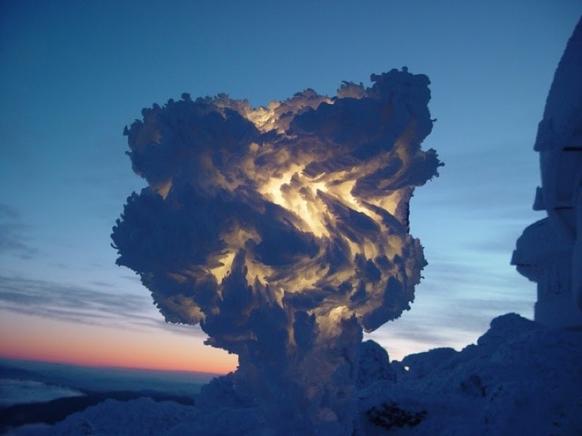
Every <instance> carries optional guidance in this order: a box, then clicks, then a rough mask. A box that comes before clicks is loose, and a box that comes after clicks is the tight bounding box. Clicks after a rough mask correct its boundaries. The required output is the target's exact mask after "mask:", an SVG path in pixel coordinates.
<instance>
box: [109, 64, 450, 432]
mask: <svg viewBox="0 0 582 436" xmlns="http://www.w3.org/2000/svg"><path fill="white" fill-rule="evenodd" d="M371 80H372V85H371V86H370V87H365V86H363V85H362V84H359V85H358V84H354V83H347V82H344V83H343V84H342V86H341V87H340V89H339V90H338V93H337V96H335V97H326V96H321V95H318V94H317V93H316V92H314V91H313V90H306V91H303V92H301V93H298V94H295V95H294V96H293V97H292V98H290V99H288V100H285V101H283V102H271V103H269V105H268V106H266V107H259V108H254V107H252V106H250V105H249V103H248V102H246V101H244V100H233V99H230V98H229V97H227V96H225V95H219V96H217V97H214V98H198V99H196V100H192V99H191V98H190V96H189V95H187V94H184V95H183V96H182V99H181V100H180V101H173V100H170V101H168V103H167V104H166V105H164V106H163V107H161V106H158V105H154V106H153V107H152V108H149V109H144V110H143V111H142V115H143V119H142V120H137V121H135V122H134V123H133V124H132V125H131V127H130V128H126V131H125V133H126V135H127V136H128V142H129V147H130V151H129V153H128V154H129V156H130V158H131V162H132V165H133V169H134V171H135V172H136V173H137V174H139V175H140V176H142V177H143V178H144V179H145V180H146V181H147V182H148V187H147V188H145V189H144V190H142V192H141V193H140V194H135V193H134V194H132V195H131V196H130V197H129V198H128V201H127V204H126V205H125V209H124V212H123V215H122V217H121V219H120V220H118V221H117V224H116V226H115V227H114V229H113V234H112V239H113V241H114V246H115V248H117V250H118V251H119V258H118V260H117V263H118V264H119V265H124V266H127V267H129V268H131V269H133V270H134V271H136V272H137V273H138V274H139V275H140V277H141V281H142V283H143V284H144V285H145V286H146V287H147V288H148V289H149V290H150V291H151V292H152V295H153V298H154V301H155V303H156V305H157V306H158V308H159V309H160V311H161V312H162V314H163V315H164V316H165V318H166V320H167V321H169V322H175V323H186V324H200V326H201V327H202V329H203V330H204V331H205V332H206V333H207V334H208V336H209V339H208V340H207V343H208V344H210V345H212V346H215V347H219V348H223V349H225V350H227V351H229V352H231V353H236V354H237V355H238V356H239V367H238V370H237V371H236V373H235V374H234V376H233V386H234V389H235V391H236V392H238V395H240V396H241V398H253V399H254V401H255V402H256V404H257V405H259V406H260V407H261V409H262V410H263V411H264V412H265V416H266V417H267V419H268V426H271V427H272V428H274V429H278V428H279V426H281V425H282V424H281V423H284V425H285V431H287V432H295V433H299V432H307V433H309V432H320V433H321V432H324V433H329V434H351V428H352V420H353V416H354V411H355V405H354V400H353V397H354V395H353V392H354V387H355V381H356V378H357V353H358V351H357V350H358V344H359V343H360V342H361V339H362V329H364V330H366V331H372V330H374V329H376V328H378V327H379V326H381V325H382V324H383V323H385V322H386V321H388V320H393V319H396V318H398V317H399V316H400V315H401V313H402V312H403V311H404V310H407V309H409V308H410V306H409V305H410V303H411V302H412V301H413V299H414V288H415V285H416V284H418V282H419V281H420V278H421V276H420V273H421V270H422V268H423V267H424V266H425V264H426V261H425V259H424V256H423V252H422V246H421V245H420V242H419V241H418V240H417V239H414V238H413V237H412V236H411V235H410V234H409V222H408V210H409V201H410V199H411V197H412V194H413V191H414V188H415V187H417V186H421V185H423V184H424V183H425V182H426V181H427V180H429V179H430V178H432V177H433V176H434V175H436V174H437V168H438V167H439V166H440V165H441V164H440V162H439V160H438V158H437V155H436V152H435V151H434V150H428V151H423V150H421V143H422V141H423V140H424V139H425V137H426V136H427V135H428V134H429V133H430V131H431V129H432V124H433V122H432V120H431V118H430V114H429V110H428V107H427V105H428V102H429V99H430V91H429V88H428V85H429V80H428V78H427V77H426V76H424V75H414V74H411V73H409V72H408V71H407V69H405V68H404V69H403V70H402V71H398V70H392V71H390V72H388V73H384V74H380V75H372V76H371Z"/></svg>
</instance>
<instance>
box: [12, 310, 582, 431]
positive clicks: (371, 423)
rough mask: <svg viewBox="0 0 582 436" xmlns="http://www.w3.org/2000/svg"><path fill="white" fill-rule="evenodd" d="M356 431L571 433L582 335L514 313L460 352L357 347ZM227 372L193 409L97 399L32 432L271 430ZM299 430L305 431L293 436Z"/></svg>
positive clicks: (579, 408) (576, 420) (578, 404)
mask: <svg viewBox="0 0 582 436" xmlns="http://www.w3.org/2000/svg"><path fill="white" fill-rule="evenodd" d="M360 368H361V371H360V377H359V379H358V384H359V386H360V390H359V393H358V409H359V415H358V417H357V418H356V423H355V427H356V429H357V434H359V435H376V434H386V433H389V434H395V435H517V434H524V435H544V436H547V435H580V434H582V331H575V330H560V329H550V328H546V327H542V326H540V325H539V324H537V323H535V322H533V321H529V320H527V319H525V318H522V317H520V316H519V315H515V314H508V315H503V316H500V317H498V318H495V319H494V320H493V321H492V323H491V328H490V329H489V330H488V331H487V332H486V333H485V334H484V335H483V336H481V337H480V338H479V340H478V342H477V344H476V345H469V346H467V347H466V348H465V349H463V350H462V351H460V352H457V351H454V350H452V349H446V348H441V349H436V350H431V351H428V352H425V353H419V354H414V355H410V356H407V357H406V358H405V359H403V361H402V362H392V363H391V364H388V356H387V354H385V353H384V352H383V350H382V349H381V348H380V347H379V346H377V345H376V344H374V343H372V342H368V343H364V344H363V345H362V347H361V357H360ZM229 389H231V388H230V386H229V378H228V377H226V378H221V379H219V380H217V382H214V383H212V386H211V387H210V389H206V390H204V391H203V393H202V394H201V398H199V399H197V404H198V406H197V407H191V406H184V405H179V404H177V403H172V402H155V401H153V400H150V399H145V398H144V399H138V400H133V401H128V402H120V401H115V400H108V401H105V402H103V403H101V404H99V405H97V406H94V407H91V408H89V409H87V410H85V411H84V412H80V413H76V414H74V415H71V416H69V417H68V418H67V419H65V420H64V421H62V422H60V423H58V424H56V425H55V426H53V427H35V428H29V429H28V430H26V429H22V430H20V431H17V432H16V434H18V435H24V434H33V435H80V434H92V435H176V436H177V435H188V434H191V435H274V434H275V433H274V432H273V431H270V430H269V429H268V428H266V426H265V420H264V419H263V417H262V414H261V412H260V410H259V409H258V408H256V407H253V406H252V403H251V402H250V400H249V399H244V398H237V399H233V398H229V397H228V395H229ZM302 436H306V435H302Z"/></svg>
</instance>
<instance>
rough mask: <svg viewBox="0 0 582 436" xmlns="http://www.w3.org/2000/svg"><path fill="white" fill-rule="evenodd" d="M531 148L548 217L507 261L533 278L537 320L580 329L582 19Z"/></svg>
mask: <svg viewBox="0 0 582 436" xmlns="http://www.w3.org/2000/svg"><path fill="white" fill-rule="evenodd" d="M535 150H536V151H537V152H539V153H540V167H541V178H542V187H541V188H538V189H537V192H536V198H535V202H534V209H535V210H545V211H546V212H547V214H548V216H547V217H546V218H544V219H542V220H540V221H537V222H536V223H534V224H532V225H530V226H529V227H527V228H526V229H525V230H524V232H523V234H522V236H521V237H520V238H519V239H518V241H517V248H516V250H515V252H514V254H513V259H512V264H514V265H516V266H517V270H518V271H519V272H520V273H521V274H523V275H524V276H526V277H527V278H528V279H530V280H533V281H535V282H537V285H538V299H537V303H536V306H535V319H536V320H537V321H539V322H541V323H543V324H546V325H548V326H555V327H559V326H562V327H582V21H580V22H578V25H577V26H576V29H575V30H574V34H573V35H572V37H571V38H570V41H569V42H568V45H567V47H566V51H565V52H564V55H563V56H562V59H561V61H560V64H559V65H558V69H557V70H556V74H555V76H554V81H553V83H552V87H551V89H550V93H549V95H548V99H547V101H546V108H545V110H544V117H543V119H542V121H541V122H540V124H539V128H538V134H537V139H536V143H535Z"/></svg>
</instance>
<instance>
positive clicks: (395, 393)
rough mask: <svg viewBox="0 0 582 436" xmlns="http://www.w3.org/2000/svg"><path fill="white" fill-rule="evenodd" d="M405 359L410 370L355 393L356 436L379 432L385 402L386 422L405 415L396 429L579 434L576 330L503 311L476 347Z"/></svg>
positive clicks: (580, 362)
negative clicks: (356, 409)
mask: <svg viewBox="0 0 582 436" xmlns="http://www.w3.org/2000/svg"><path fill="white" fill-rule="evenodd" d="M403 363H405V365H406V366H409V371H407V372H405V373H403V375H401V376H400V377H399V378H398V381H397V383H387V382H378V383H375V384H373V385H371V386H369V387H368V388H366V389H364V390H362V391H360V398H359V406H360V409H359V410H360V428H359V431H360V434H383V431H385V428H387V427H386V426H383V425H382V408H384V409H386V408H388V409H389V410H388V412H386V413H385V415H387V416H388V418H385V419H384V421H386V422H389V423H390V422H391V421H390V416H391V415H392V416H396V417H398V416H403V415H405V414H408V416H409V420H408V421H406V420H404V423H403V424H402V425H401V426H400V427H399V429H398V432H397V433H396V434H414V435H453V434H454V435H465V434H471V435H513V434H527V435H540V436H541V435H576V434H582V395H581V392H580V389H581V388H582V332H581V331H574V330H561V329H551V328H545V327H542V326H541V325H539V324H537V323H535V322H533V321H529V320H527V319H525V318H522V317H520V316H519V315H516V314H507V315H503V316H500V317H498V318H495V319H494V320H493V321H492V322H491V328H490V329H489V330H488V331H487V332H486V333H485V334H484V335H483V336H481V338H479V340H478V342H477V344H476V345H469V346H467V347H466V348H465V349H463V350H462V351H460V352H456V351H454V350H450V349H440V350H431V351H429V352H426V353H419V354H416V355H413V356H408V357H406V358H405V359H404V360H403ZM398 410H400V412H399V411H398Z"/></svg>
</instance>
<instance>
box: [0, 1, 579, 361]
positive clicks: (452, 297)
mask: <svg viewBox="0 0 582 436" xmlns="http://www.w3.org/2000/svg"><path fill="white" fill-rule="evenodd" d="M581 12H582V5H581V4H580V3H579V2H577V1H567V0H560V1H549V0H548V1H513V2H506V1H489V2H476V1H475V2H473V1H456V2H452V1H443V2H434V1H410V2H402V1H401V2H393V1H382V2H380V1H362V2H357V3H356V2H342V1H333V2H331V1H330V2H326V1H320V2H285V3H281V4H275V2H259V1H249V2H236V1H229V2H227V1H214V2H210V1H208V2H206V1H200V2H194V1H173V2H167V3H166V2H153V1H151V2H150V1H140V2H137V1H135V2H133V1H127V2H116V1H100V2H79V1H70V2H69V1H55V2H29V1H21V2H5V1H4V2H0V55H1V56H0V64H1V65H0V95H2V98H1V99H0V203H1V204H0V276H1V279H2V280H0V325H2V324H6V325H8V324H9V323H10V325H14V323H16V324H18V326H19V327H21V328H22V329H24V330H26V329H27V328H29V329H31V330H30V334H31V335H32V334H37V335H42V334H43V331H42V325H43V322H44V321H43V320H47V319H49V318H54V317H57V318H58V317H61V320H62V321H63V322H66V323H70V324H71V325H75V324H76V323H79V322H86V320H85V321H83V320H82V319H81V320H79V319H80V318H83V316H74V315H75V314H77V315H78V314H81V315H83V314H85V315H86V314H87V313H89V312H91V313H93V312H95V313H97V314H99V313H107V314H108V315H110V316H108V317H105V319H106V321H102V324H107V326H106V327H111V325H112V324H111V323H112V321H111V319H115V323H114V325H115V326H117V327H119V326H122V327H123V326H125V327H127V328H135V329H140V328H147V329H166V331H169V333H168V334H173V335H182V336H183V333H184V331H182V330H180V331H175V330H173V329H169V330H168V327H163V326H162V325H161V322H160V321H161V317H160V316H159V315H158V314H157V313H156V312H155V310H154V308H153V306H151V305H149V303H148V300H147V298H148V294H147V291H146V290H145V288H142V287H141V286H140V284H139V282H138V281H136V280H135V277H134V276H133V273H132V272H130V271H129V270H126V269H122V268H118V267H116V266H115V264H114V261H115V257H116V255H115V252H114V250H113V249H112V248H111V247H110V245H109V244H110V239H109V235H110V232H111V227H112V225H113V223H114V221H115V219H116V218H117V217H118V216H119V214H120V212H121V210H122V206H123V203H124V201H125V198H126V197H127V196H128V195H129V194H130V193H131V192H132V191H133V190H138V189H140V188H141V187H142V186H143V185H144V182H143V181H142V180H141V179H139V178H138V177H137V176H135V175H134V174H133V173H132V171H131V168H130V163H129V159H128V158H127V156H125V155H124V152H125V150H126V149H127V147H126V143H125V137H123V136H122V134H121V132H122V130H123V127H124V125H126V124H130V123H131V122H132V121H133V119H135V118H138V117H140V110H141V108H143V107H145V106H149V105H151V104H152V103H154V102H158V103H163V102H165V101H166V100H167V99H168V98H171V97H172V98H178V97H179V96H180V94H181V93H182V92H189V93H190V94H191V95H192V96H203V95H214V94H216V93H218V92H226V93H228V94H230V95H231V96H233V97H235V98H247V99H249V100H250V101H251V103H253V104H256V105H258V104H265V103H267V102H268V101H269V100H271V99H282V98H286V97H288V96H290V95H292V94H293V93H294V92H297V91H299V90H302V89H304V88H307V87H311V88H314V89H315V90H317V91H318V92H320V93H327V94H334V93H335V89H336V88H337V87H338V85H339V84H340V82H341V81H342V80H352V81H357V82H360V81H362V82H364V83H369V81H368V78H369V75H370V73H379V72H383V71H387V70H389V69H391V68H400V67H402V66H408V68H409V69H410V71H411V72H413V73H424V74H427V75H428V76H429V77H430V79H431V82H432V85H431V89H432V101H431V104H430V109H431V113H432V116H433V117H434V118H437V119H438V121H437V123H436V124H435V127H434V130H433V133H432V134H431V135H430V136H429V137H428V138H427V140H426V141H425V147H427V148H428V147H434V148H435V149H437V151H438V152H439V155H440V158H441V160H442V161H444V162H445V165H446V166H445V167H444V168H442V169H441V171H440V172H441V176H440V177H439V178H438V179H435V180H433V181H431V182H429V184H428V185H427V186H425V187H422V188H420V189H418V190H417V191H416V194H415V197H414V199H413V201H412V214H411V223H412V225H411V231H412V233H413V234H414V235H415V236H417V237H419V238H420V239H421V241H422V243H423V245H424V246H425V248H426V253H425V254H426V256H427V259H428V261H429V264H430V265H429V266H428V267H427V268H426V270H425V271H424V276H425V280H424V281H423V283H422V284H421V285H420V286H419V287H418V288H417V300H416V303H415V304H414V306H413V309H412V310H411V311H410V312H407V313H405V314H404V316H403V317H402V319H400V320H398V321H396V322H392V323H389V324H387V325H386V326H384V327H382V328H381V329H379V330H378V331H377V332H375V333H374V334H373V337H374V338H376V339H378V340H379V341H381V343H382V344H383V345H384V346H386V347H387V348H388V350H389V352H391V354H393V355H394V356H396V357H398V356H399V355H401V354H402V353H404V352H408V351H414V350H422V349H426V348H429V347H433V346H443V345H453V346H457V347H458V346H461V345H463V344H466V343H468V342H470V341H473V340H474V339H475V338H476V337H477V336H478V335H479V333H481V332H483V331H484V329H485V328H486V326H487V325H488V322H489V321H490V319H491V318H492V317H493V316H495V315H498V314H502V313H506V312H509V311H516V312H519V313H522V314H523V315H525V316H528V317H531V316H532V314H533V310H532V304H533V302H534V301H535V287H534V284H532V283H529V282H527V280H526V279H525V278H522V277H520V276H519V275H518V274H517V273H516V272H515V270H514V268H513V267H511V266H510V265H509V260H510V256H511V251H512V249H513V247H514V243H515V239H516V237H517V236H519V234H520V233H521V230H522V229H523V227H524V226H526V225H527V224H529V223H531V222H533V221H534V220H536V219H539V218H541V217H542V215H540V214H539V213H534V212H533V211H532V210H531V204H532V201H533V194H534V191H535V187H536V185H537V184H538V178H539V177H538V173H537V171H538V162H537V155H536V154H535V153H534V152H533V151H532V147H533V140H534V137H535V133H536V129H537V123H538V121H539V120H540V119H541V115H542V111H543V106H544V102H545V98H546V95H547V92H548V90H549V87H550V84H551V80H552V76H553V72H554V70H555V68H556V66H557V63H558V61H559V58H560V56H561V54H562V52H563V50H564V48H565V45H566V41H567V39H568V37H569V35H570V33H571V32H572V30H573V28H574V26H575V24H576V21H577V20H578V19H579V16H580V13H581ZM31 283H32V284H31ZM31 289H33V291H31ZM76 289H78V290H79V291H78V295H77V297H75V292H76ZM53 290H54V291H53ZM91 292H92V293H93V294H91ZM43 293H44V294H43ZM45 294H46V296H45V297H46V298H41V297H42V296H43V295H45ZM103 294H105V295H108V296H112V298H111V299H108V298H102V295H103ZM23 295H25V296H26V298H24V297H23ZM79 295H84V296H85V297H84V298H86V299H87V298H88V299H90V300H91V298H93V300H92V301H98V302H99V303H96V304H93V306H91V307H89V308H87V307H84V305H83V303H82V299H80V298H78V296H79ZM88 295H93V296H97V297H88ZM129 296H131V297H129ZM49 297H50V298H49ZM115 298H117V299H118V301H119V302H120V303H119V304H121V302H124V303H127V301H134V300H133V299H134V298H136V299H139V298H142V299H143V300H140V301H143V304H142V303H139V304H138V303H135V305H132V304H127V310H131V311H135V312H139V314H141V315H143V316H144V317H146V318H148V321H147V322H146V323H145V324H147V325H143V324H144V323H140V322H136V319H137V318H136V317H132V316H130V315H128V314H127V310H118V311H117V312H119V313H117V312H115V311H112V310H109V309H108V307H109V306H116V305H117V303H115V301H116V300H115ZM47 301H48V302H47ZM75 301H81V303H75ZM135 301H137V300H135ZM47 305H48V306H51V307H53V309H54V310H52V311H48V312H47V310H46V308H47ZM108 305H109V306H108ZM63 306H64V307H66V310H64V311H63V310H59V309H60V308H62V307H63ZM124 307H125V306H124ZM63 312H66V313H63ZM108 312H109V313H108ZM112 312H115V313H113V314H112ZM33 319H36V320H37V321H38V322H34V323H33V322H32V321H31V320H33ZM96 319H103V318H99V317H97V318H96ZM99 322H101V321H98V322H96V324H99ZM31 325H34V326H35V327H34V329H36V330H34V329H32V327H30V326H31ZM95 328H98V326H96V327H95ZM96 331H97V330H96ZM99 331H100V332H101V333H99V334H102V335H103V341H104V342H107V338H106V335H107V334H111V332H112V331H113V330H112V329H111V328H110V329H109V330H107V329H103V330H99ZM108 332H109V333H108ZM186 332H187V333H191V334H192V337H193V338H194V339H192V340H195V341H200V340H201V337H202V335H200V334H198V333H197V331H194V330H192V329H187V330H186ZM45 334H48V333H45ZM0 351H2V350H0ZM144 365H145V366H147V362H144Z"/></svg>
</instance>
